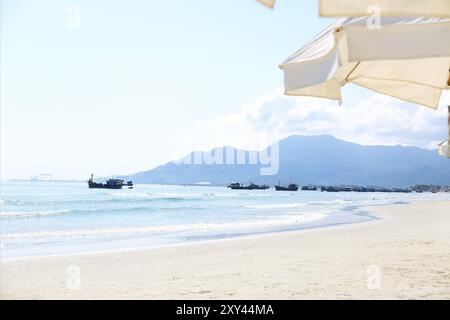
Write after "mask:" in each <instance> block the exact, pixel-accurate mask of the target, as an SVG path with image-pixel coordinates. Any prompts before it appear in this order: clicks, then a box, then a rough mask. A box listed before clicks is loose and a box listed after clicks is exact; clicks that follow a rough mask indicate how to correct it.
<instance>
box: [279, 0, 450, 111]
mask: <svg viewBox="0 0 450 320" xmlns="http://www.w3.org/2000/svg"><path fill="white" fill-rule="evenodd" d="M447 1H448V0H447ZM371 22H372V21H371V19H370V18H369V17H361V18H342V19H340V20H338V21H336V22H335V23H333V24H332V25H331V26H330V27H328V28H327V29H326V30H324V31H323V32H322V33H321V34H319V35H318V36H317V37H316V38H315V39H314V40H312V41H311V42H310V43H308V44H307V45H306V46H305V47H303V48H302V49H300V50H299V51H297V52H296V53H295V54H293V55H292V56H290V57H289V58H288V59H287V60H286V61H285V62H284V63H283V64H281V65H280V68H281V69H282V70H283V71H284V75H285V93H286V94H287V95H296V96H315V97H323V98H329V99H335V100H341V99H342V96H341V87H342V86H344V85H345V84H347V83H354V84H357V85H359V86H362V87H365V88H368V89H371V90H373V91H376V92H379V93H383V94H386V95H389V96H392V97H396V98H399V99H402V100H405V101H410V102H413V103H418V104H422V105H425V106H428V107H431V108H437V107H438V105H439V100H440V96H441V92H442V90H444V89H449V84H448V81H449V68H450V41H449V39H450V19H443V18H425V17H383V18H381V26H380V27H379V28H368V26H370V24H371Z"/></svg>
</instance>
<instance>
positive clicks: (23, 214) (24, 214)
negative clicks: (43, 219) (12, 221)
mask: <svg viewBox="0 0 450 320" xmlns="http://www.w3.org/2000/svg"><path fill="white" fill-rule="evenodd" d="M68 212H70V210H48V211H0V218H31V217H40V216H56V215H61V214H65V213H68Z"/></svg>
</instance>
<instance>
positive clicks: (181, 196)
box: [107, 192, 202, 201]
mask: <svg viewBox="0 0 450 320" xmlns="http://www.w3.org/2000/svg"><path fill="white" fill-rule="evenodd" d="M107 194H108V195H109V196H113V197H116V198H126V199H150V200H169V201H182V200H199V199H200V198H201V197H202V195H201V194H197V193H113V192H108V193H107Z"/></svg>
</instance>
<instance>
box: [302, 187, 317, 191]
mask: <svg viewBox="0 0 450 320" xmlns="http://www.w3.org/2000/svg"><path fill="white" fill-rule="evenodd" d="M302 191H317V187H316V186H303V187H302Z"/></svg>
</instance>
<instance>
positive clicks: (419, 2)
mask: <svg viewBox="0 0 450 320" xmlns="http://www.w3.org/2000/svg"><path fill="white" fill-rule="evenodd" d="M374 6H376V7H377V8H379V10H380V11H379V12H380V14H381V15H382V16H428V17H450V1H449V0H320V15H321V16H324V17H347V16H351V17H361V16H366V15H368V14H370V13H373V12H374V11H373V9H374Z"/></svg>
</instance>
